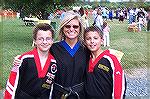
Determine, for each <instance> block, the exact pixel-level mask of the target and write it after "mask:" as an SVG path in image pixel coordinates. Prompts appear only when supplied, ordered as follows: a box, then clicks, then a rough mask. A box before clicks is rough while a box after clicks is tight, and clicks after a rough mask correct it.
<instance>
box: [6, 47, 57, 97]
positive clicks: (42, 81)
mask: <svg viewBox="0 0 150 99" xmlns="http://www.w3.org/2000/svg"><path fill="white" fill-rule="evenodd" d="M19 59H20V60H21V64H20V65H18V66H14V67H13V68H12V70H11V73H10V77H9V79H8V81H7V85H6V91H5V96H4V99H49V97H50V94H51V93H52V91H51V89H52V84H53V81H54V78H55V74H56V72H57V65H56V60H55V59H54V57H53V56H52V55H51V54H50V53H49V55H48V58H47V60H46V63H45V65H44V68H43V69H42V67H41V63H40V59H39V55H38V52H37V49H36V48H34V49H33V50H32V51H30V52H27V53H24V54H23V55H21V56H20V57H19ZM50 92H51V93H50Z"/></svg>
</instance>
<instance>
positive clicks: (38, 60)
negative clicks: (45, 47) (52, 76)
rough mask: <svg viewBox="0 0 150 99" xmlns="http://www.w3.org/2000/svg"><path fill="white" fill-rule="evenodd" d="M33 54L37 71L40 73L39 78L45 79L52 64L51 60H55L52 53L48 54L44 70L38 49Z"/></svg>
mask: <svg viewBox="0 0 150 99" xmlns="http://www.w3.org/2000/svg"><path fill="white" fill-rule="evenodd" d="M33 53H34V58H35V63H36V67H37V71H38V77H39V78H43V77H45V75H46V73H47V70H48V68H49V66H50V62H51V59H53V56H52V55H51V54H50V53H48V58H47V60H46V63H45V65H44V68H43V69H42V67H41V62H40V58H39V55H38V52H37V49H36V48H35V49H34V50H33Z"/></svg>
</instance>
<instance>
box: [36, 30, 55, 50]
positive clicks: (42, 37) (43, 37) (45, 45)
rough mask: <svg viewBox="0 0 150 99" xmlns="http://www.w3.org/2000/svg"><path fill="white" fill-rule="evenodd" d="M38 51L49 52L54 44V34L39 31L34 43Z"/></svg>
mask: <svg viewBox="0 0 150 99" xmlns="http://www.w3.org/2000/svg"><path fill="white" fill-rule="evenodd" d="M34 42H35V45H36V47H37V49H38V50H39V51H41V52H47V51H49V49H50V47H51V46H52V44H53V38H52V32H51V31H49V30H48V31H43V30H39V31H38V32H37V35H36V40H35V41H34Z"/></svg>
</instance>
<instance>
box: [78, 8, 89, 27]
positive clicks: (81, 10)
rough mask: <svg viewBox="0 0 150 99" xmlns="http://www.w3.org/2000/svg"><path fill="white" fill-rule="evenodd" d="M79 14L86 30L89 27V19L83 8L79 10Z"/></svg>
mask: <svg viewBox="0 0 150 99" xmlns="http://www.w3.org/2000/svg"><path fill="white" fill-rule="evenodd" d="M79 14H80V15H81V19H82V23H83V27H84V29H85V28H87V27H89V22H88V18H87V15H86V14H85V10H84V9H83V7H81V8H80V9H79Z"/></svg>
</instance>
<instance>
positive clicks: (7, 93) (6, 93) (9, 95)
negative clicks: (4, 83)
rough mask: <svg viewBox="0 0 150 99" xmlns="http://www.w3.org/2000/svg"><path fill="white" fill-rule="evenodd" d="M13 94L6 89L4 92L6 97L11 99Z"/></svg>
mask: <svg viewBox="0 0 150 99" xmlns="http://www.w3.org/2000/svg"><path fill="white" fill-rule="evenodd" d="M11 97H12V95H11V94H10V93H9V92H8V91H7V90H6V91H5V94H4V99H11Z"/></svg>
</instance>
